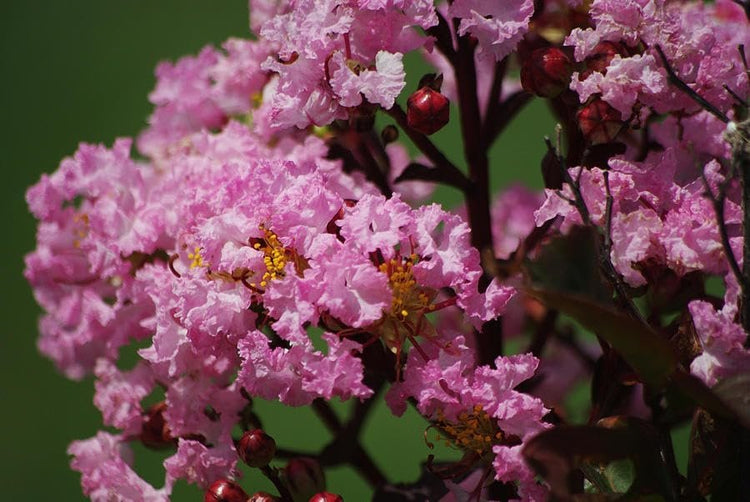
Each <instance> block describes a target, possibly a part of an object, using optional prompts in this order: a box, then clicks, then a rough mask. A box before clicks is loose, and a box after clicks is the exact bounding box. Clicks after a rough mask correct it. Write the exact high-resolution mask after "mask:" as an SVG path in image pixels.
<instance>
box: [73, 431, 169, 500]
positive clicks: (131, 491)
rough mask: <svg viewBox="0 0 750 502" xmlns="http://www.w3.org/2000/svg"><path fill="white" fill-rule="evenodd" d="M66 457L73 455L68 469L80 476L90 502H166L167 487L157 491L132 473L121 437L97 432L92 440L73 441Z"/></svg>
mask: <svg viewBox="0 0 750 502" xmlns="http://www.w3.org/2000/svg"><path fill="white" fill-rule="evenodd" d="M68 453H69V454H70V455H73V459H72V461H71V463H70V465H71V467H72V468H73V469H75V470H76V471H79V472H80V473H81V485H82V487H83V493H84V494H85V495H86V496H87V497H89V498H91V500H93V501H96V502H106V501H110V500H123V501H124V500H144V501H149V502H167V501H168V500H169V494H170V493H171V491H172V487H171V486H170V485H166V486H165V487H164V488H162V489H160V490H157V489H155V488H154V487H153V486H151V485H150V484H148V483H147V482H145V481H144V480H142V479H141V478H140V477H139V476H138V475H137V474H136V473H135V471H134V470H133V469H132V467H131V464H132V461H133V455H132V451H131V450H130V448H129V447H128V446H127V444H126V443H123V442H122V437H121V436H117V435H112V434H109V433H106V432H99V433H98V434H97V435H96V436H95V437H93V438H91V439H87V440H84V441H74V442H73V443H72V444H71V445H70V447H69V448H68Z"/></svg>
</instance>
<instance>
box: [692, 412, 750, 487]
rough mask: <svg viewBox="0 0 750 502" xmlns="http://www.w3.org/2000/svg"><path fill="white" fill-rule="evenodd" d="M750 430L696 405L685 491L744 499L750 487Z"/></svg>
mask: <svg viewBox="0 0 750 502" xmlns="http://www.w3.org/2000/svg"><path fill="white" fill-rule="evenodd" d="M748 452H750V430H748V429H744V428H742V427H740V426H739V425H738V424H737V423H732V422H730V421H729V420H725V419H723V418H721V417H716V416H713V415H712V414H711V413H710V412H708V411H706V410H703V409H700V408H699V409H698V410H696V412H695V415H694V417H693V428H692V431H691V433H690V457H689V460H688V486H687V488H688V491H687V495H688V496H692V497H693V498H697V496H707V495H710V496H711V500H712V501H724V500H728V501H734V500H744V499H742V497H741V495H742V494H747V493H748V490H750V480H749V479H748V475H747V473H748V468H749V467H750V466H749V465H748V463H749V462H750V456H749V455H748Z"/></svg>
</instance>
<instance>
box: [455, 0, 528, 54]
mask: <svg viewBox="0 0 750 502" xmlns="http://www.w3.org/2000/svg"><path fill="white" fill-rule="evenodd" d="M448 13H449V15H450V16H452V17H454V18H456V19H459V20H460V23H459V26H458V34H459V35H465V34H466V33H469V34H470V35H472V36H473V37H476V39H477V41H478V43H479V51H478V54H479V56H480V57H483V58H485V59H491V60H495V61H500V60H502V59H503V58H504V57H505V56H507V55H508V54H510V53H511V52H512V51H513V50H514V49H515V48H516V45H518V42H520V41H521V39H522V38H523V36H524V35H525V34H526V33H527V32H528V29H529V20H530V19H531V15H532V14H533V13H534V1H533V0H510V1H504V2H495V1H492V0H456V1H455V2H452V3H451V5H450V7H449V9H448Z"/></svg>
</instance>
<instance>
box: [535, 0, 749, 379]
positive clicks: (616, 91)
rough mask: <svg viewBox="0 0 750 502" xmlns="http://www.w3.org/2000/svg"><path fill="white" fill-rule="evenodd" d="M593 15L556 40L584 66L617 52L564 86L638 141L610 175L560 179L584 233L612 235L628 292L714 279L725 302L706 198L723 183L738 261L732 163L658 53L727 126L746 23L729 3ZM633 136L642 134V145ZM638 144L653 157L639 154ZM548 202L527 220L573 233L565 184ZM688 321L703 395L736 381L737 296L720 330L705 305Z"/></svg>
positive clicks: (731, 283) (738, 215)
mask: <svg viewBox="0 0 750 502" xmlns="http://www.w3.org/2000/svg"><path fill="white" fill-rule="evenodd" d="M590 16H591V18H592V20H593V26H592V27H589V28H585V29H584V28H576V29H574V30H573V31H572V32H571V33H570V34H569V35H568V37H567V38H566V40H565V43H566V44H567V45H569V46H572V48H573V50H574V54H575V57H576V59H577V60H579V61H584V60H585V59H586V58H587V57H588V56H590V55H592V54H593V53H595V52H596V51H597V50H599V49H600V48H601V45H600V44H602V43H615V44H619V47H620V48H621V50H620V52H621V54H616V55H614V57H613V58H611V60H609V62H608V64H607V65H606V67H605V68H604V69H603V70H602V71H585V72H580V73H579V72H575V73H574V74H573V76H572V81H571V86H570V87H571V89H572V90H574V91H575V92H576V93H577V94H578V96H579V99H580V100H581V102H582V103H583V102H586V101H590V100H591V99H593V98H600V99H602V100H604V101H606V102H607V103H608V104H609V105H611V106H612V107H613V108H614V109H615V110H616V111H617V112H619V113H620V114H621V116H622V118H623V120H631V121H633V122H634V123H636V124H639V125H640V126H641V131H643V133H641V132H639V131H634V132H633V133H632V134H630V135H624V137H623V138H622V141H624V142H625V144H626V146H627V150H626V152H625V153H624V154H622V155H618V156H615V157H613V158H611V159H610V160H609V161H608V163H607V165H601V166H597V167H593V168H583V167H579V166H575V167H571V168H570V169H569V172H570V175H571V176H572V178H574V179H576V180H579V182H580V191H581V195H582V196H583V199H584V201H585V203H586V206H587V208H588V210H589V211H590V217H591V219H592V221H593V223H595V224H596V225H599V226H601V227H608V228H609V231H610V233H611V239H612V248H611V261H612V264H613V265H614V266H615V268H616V270H617V272H618V273H619V274H621V276H622V278H623V279H624V281H625V282H626V283H627V284H629V285H630V286H633V287H638V286H644V285H646V284H647V283H649V282H650V281H652V280H653V278H654V277H658V276H659V274H661V273H662V271H663V270H665V269H668V270H670V271H671V272H673V273H674V274H676V275H677V276H678V277H682V276H685V275H686V274H688V273H691V272H702V273H705V274H710V275H717V276H720V277H722V278H724V279H725V284H726V287H727V291H728V292H727V294H728V295H729V291H731V290H733V289H736V287H737V286H736V279H735V278H734V277H733V276H732V272H731V271H730V267H729V262H728V260H727V256H726V250H725V249H724V246H723V245H722V242H721V236H720V231H719V225H718V224H717V215H716V212H715V208H714V207H713V204H712V201H711V199H710V197H707V196H706V194H717V193H718V191H719V186H720V185H724V187H723V189H724V190H725V192H726V200H725V201H724V215H723V218H724V221H723V223H724V225H725V228H726V230H727V234H728V240H729V244H730V249H731V251H732V253H733V254H734V256H735V257H736V259H737V260H738V261H739V262H741V260H742V252H743V250H742V248H743V237H742V230H741V224H742V202H741V195H740V192H739V184H738V180H737V179H736V178H734V179H727V173H728V169H729V166H730V165H731V155H732V153H731V147H730V144H729V143H728V141H727V140H726V137H725V130H726V127H725V124H724V123H723V122H722V121H721V120H720V119H719V118H717V117H716V116H714V115H713V114H712V113H710V112H709V111H707V110H705V109H702V108H701V106H700V105H699V104H698V103H697V102H696V100H695V99H694V98H692V97H691V96H689V95H687V94H686V93H684V92H682V91H680V90H679V89H678V88H677V87H675V86H674V85H672V84H670V82H669V75H668V72H667V71H666V68H665V66H664V65H665V62H664V61H662V60H661V58H660V56H659V54H658V52H657V47H658V48H660V49H661V50H662V51H663V53H664V55H665V56H666V64H668V65H670V66H671V68H672V70H673V71H674V72H675V73H676V74H677V75H678V76H679V78H680V79H682V80H683V81H684V83H685V84H687V85H688V86H689V87H690V88H691V89H692V90H694V91H695V92H696V93H697V94H698V95H699V96H701V97H703V98H705V99H706V100H707V101H709V102H710V103H712V104H713V105H714V106H716V107H717V108H718V109H719V110H721V111H722V112H724V113H726V114H728V115H729V116H730V117H731V116H733V114H734V111H733V105H735V104H736V101H735V100H734V98H733V97H732V94H731V93H730V92H728V91H727V89H729V90H731V91H732V92H734V93H735V94H736V95H738V96H747V95H748V93H750V81H749V80H748V76H747V73H746V70H745V66H744V63H743V61H742V57H741V53H740V51H739V50H738V47H739V46H741V45H745V46H747V45H748V43H750V30H748V28H747V22H748V21H747V17H746V15H745V13H744V12H743V10H742V8H741V7H740V6H739V5H738V4H737V3H735V2H731V1H717V2H714V3H711V4H708V3H704V2H665V1H659V0H637V1H635V0H634V1H626V2H619V1H618V2H610V1H606V0H602V1H594V2H593V3H592V5H591V8H590ZM725 86H726V87H725ZM639 134H640V135H642V134H646V137H645V139H644V138H643V137H642V136H641V137H640V138H639V137H638V135H639ZM643 141H646V142H649V141H652V142H654V143H655V144H657V145H658V148H655V149H651V150H646V151H645V152H644V150H643ZM605 176H606V178H605ZM546 194H547V197H546V201H545V202H544V204H543V206H542V207H541V208H539V210H538V211H537V212H536V221H537V224H541V223H543V222H545V221H548V220H550V219H552V218H555V217H561V221H562V230H563V231H567V229H569V228H571V226H573V225H578V224H581V223H582V220H581V214H580V213H579V212H578V211H577V210H576V208H575V207H574V206H573V205H571V204H570V203H569V200H571V198H573V197H574V194H573V192H572V191H571V188H570V186H568V185H566V186H565V187H564V189H563V190H561V191H557V190H549V189H548V190H547V191H546ZM608 198H611V200H612V207H611V213H610V214H607V199H608ZM732 298H733V300H732ZM732 305H734V306H732ZM690 312H691V314H692V316H693V320H694V322H695V328H696V331H697V336H698V338H699V339H700V343H701V345H702V347H703V350H704V351H705V352H704V353H703V355H702V356H700V357H699V358H698V359H696V360H695V362H694V364H693V365H692V366H691V368H692V369H693V372H694V373H695V374H696V375H698V376H699V377H701V378H702V379H703V380H704V381H705V382H706V383H708V384H710V385H713V384H715V383H716V381H717V380H716V377H715V376H713V374H714V372H718V373H720V374H722V375H725V376H728V375H729V373H730V372H731V371H729V372H727V371H724V370H722V369H721V368H729V367H733V368H735V370H734V371H733V374H736V373H738V372H739V371H740V369H741V368H739V367H738V366H737V365H736V363H734V362H730V361H736V360H737V358H740V359H742V360H747V358H748V357H750V351H748V350H747V349H746V348H744V347H743V344H744V340H745V339H746V338H747V334H746V333H745V332H744V330H743V329H742V328H741V326H740V325H739V324H738V323H737V319H736V316H735V315H736V314H737V308H736V294H735V295H733V296H728V297H727V303H726V305H725V307H724V309H723V310H720V312H724V313H725V314H724V315H723V317H722V319H724V323H723V324H722V327H721V328H719V327H718V325H717V322H718V321H717V319H718V318H717V316H721V315H722V314H721V313H716V312H715V311H714V310H713V309H712V308H710V307H708V306H707V305H706V302H705V301H697V300H696V301H694V302H692V303H691V305H690ZM727 312H731V315H730V314H728V313H727ZM709 318H711V319H713V321H709ZM719 339H720V340H722V341H721V342H719V341H718V340H719ZM717 344H719V345H721V346H722V347H723V348H722V349H718V348H717V347H718V345H717ZM730 347H731V348H730ZM709 354H713V355H714V356H713V357H710V356H709ZM709 358H710V362H709Z"/></svg>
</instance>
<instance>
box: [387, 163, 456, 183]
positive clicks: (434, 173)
mask: <svg viewBox="0 0 750 502" xmlns="http://www.w3.org/2000/svg"><path fill="white" fill-rule="evenodd" d="M443 178H444V173H443V171H441V170H440V169H436V168H434V167H429V166H426V165H424V164H419V163H418V162H412V163H411V164H409V165H408V166H406V169H404V170H403V172H402V173H401V174H399V175H398V177H397V178H396V179H395V180H394V181H395V182H396V183H401V182H404V181H415V180H416V181H444V179H443Z"/></svg>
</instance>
